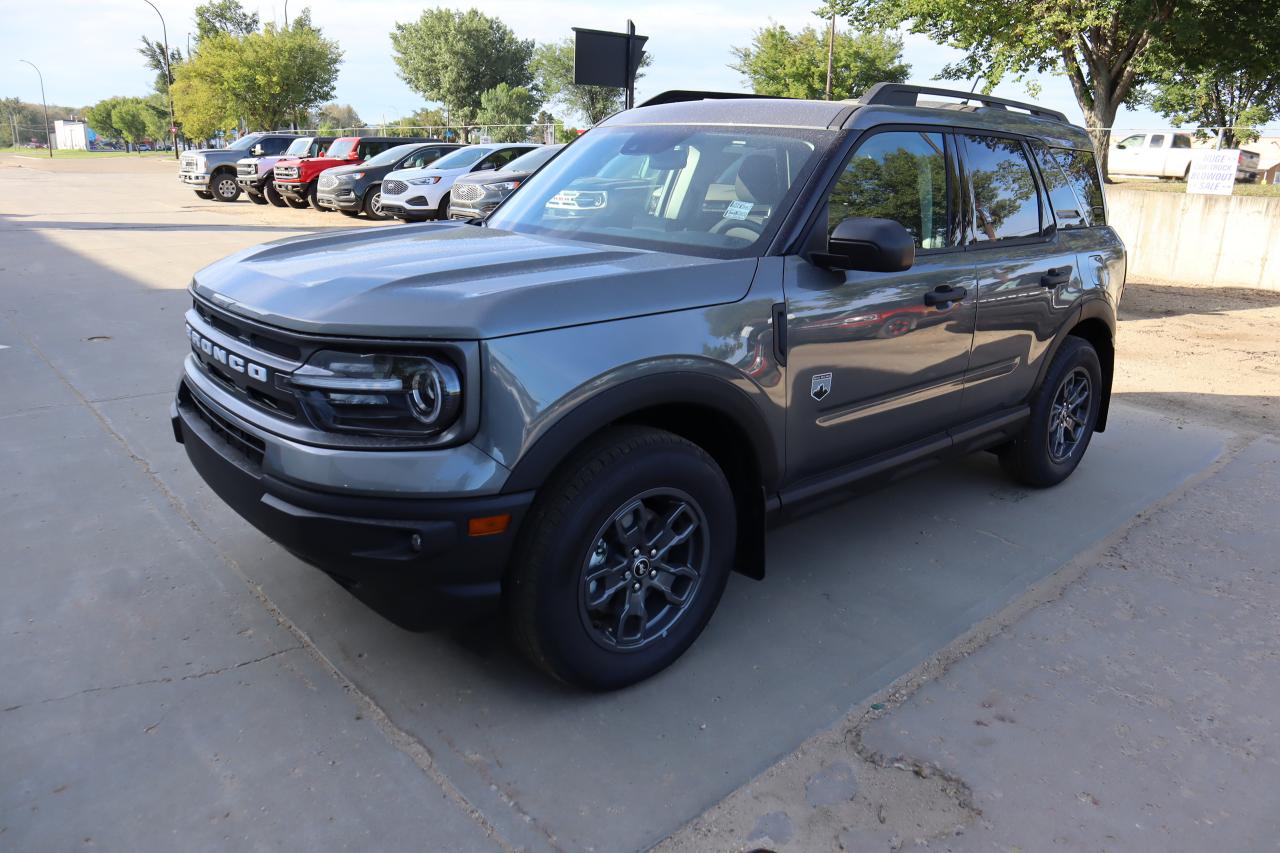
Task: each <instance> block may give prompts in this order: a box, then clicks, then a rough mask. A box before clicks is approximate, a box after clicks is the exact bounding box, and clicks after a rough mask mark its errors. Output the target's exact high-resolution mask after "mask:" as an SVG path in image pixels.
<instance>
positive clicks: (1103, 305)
mask: <svg viewBox="0 0 1280 853" xmlns="http://www.w3.org/2000/svg"><path fill="white" fill-rule="evenodd" d="M1086 320H1100V321H1102V323H1103V324H1104V325H1105V326H1106V327H1107V333H1108V334H1109V335H1110V337H1111V349H1112V352H1113V353H1114V351H1115V340H1116V311H1115V308H1114V306H1112V304H1111V300H1109V299H1107V298H1106V297H1105V296H1103V295H1101V294H1098V295H1095V296H1092V297H1085V298H1084V299H1081V300H1080V302H1079V303H1078V304H1077V305H1076V307H1075V308H1074V309H1072V313H1071V320H1070V321H1069V322H1066V323H1063V324H1062V327H1061V328H1060V329H1059V330H1058V333H1057V335H1056V336H1054V339H1053V343H1052V345H1050V347H1049V351H1048V352H1047V353H1046V355H1045V358H1044V359H1043V360H1042V363H1041V365H1040V372H1039V375H1037V376H1036V384H1035V387H1036V388H1039V387H1040V383H1042V382H1044V377H1045V374H1047V373H1048V372H1049V365H1050V364H1052V363H1053V360H1054V359H1055V358H1057V356H1058V349H1059V348H1060V347H1061V346H1062V344H1063V342H1064V341H1066V339H1067V338H1068V337H1070V336H1071V332H1072V331H1073V330H1074V329H1075V328H1076V327H1077V326H1079V325H1080V324H1081V323H1083V322H1085V321H1086ZM1112 368H1113V369H1112V371H1111V372H1107V371H1106V364H1104V365H1103V369H1104V373H1105V375H1104V376H1103V384H1104V387H1103V389H1102V403H1101V407H1100V409H1099V410H1098V423H1097V427H1096V429H1097V431H1098V432H1103V431H1104V430H1105V429H1106V428H1107V415H1108V413H1109V412H1110V410H1111V385H1112V381H1113V379H1114V365H1112Z"/></svg>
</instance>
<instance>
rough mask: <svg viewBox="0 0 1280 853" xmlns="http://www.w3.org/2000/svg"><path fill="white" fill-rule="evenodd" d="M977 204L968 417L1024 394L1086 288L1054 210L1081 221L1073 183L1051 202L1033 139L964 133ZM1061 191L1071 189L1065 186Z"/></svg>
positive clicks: (967, 172) (1004, 406)
mask: <svg viewBox="0 0 1280 853" xmlns="http://www.w3.org/2000/svg"><path fill="white" fill-rule="evenodd" d="M957 139H958V141H959V148H960V151H961V158H962V163H963V172H964V176H965V184H966V195H967V197H968V201H969V206H970V209H971V211H972V214H971V215H972V223H971V227H970V236H969V243H968V246H967V248H968V255H969V257H970V258H971V259H972V260H973V262H974V274H975V276H976V279H977V327H976V329H975V331H974V336H973V355H972V357H971V359H970V362H969V373H968V376H967V377H966V379H965V387H964V406H963V409H964V420H965V421H976V420H981V419H983V418H986V417H988V416H991V415H995V414H997V413H1001V412H1004V411H1006V410H1009V409H1012V408H1015V407H1017V406H1020V405H1022V404H1024V403H1025V402H1026V401H1027V398H1028V395H1029V394H1030V392H1031V390H1032V388H1033V386H1034V385H1035V382H1036V378H1037V375H1038V371H1039V369H1040V366H1041V364H1042V363H1043V359H1044V358H1045V356H1046V353H1047V352H1048V349H1049V346H1050V344H1051V343H1052V342H1053V339H1054V336H1055V335H1056V334H1057V332H1058V330H1059V329H1060V328H1061V326H1062V324H1063V323H1065V322H1067V320H1068V318H1069V316H1070V314H1071V311H1072V309H1073V308H1074V307H1075V303H1076V300H1077V299H1079V298H1080V295H1081V293H1082V292H1083V291H1082V286H1081V282H1080V276H1079V273H1078V271H1077V267H1076V254H1075V250H1074V248H1073V246H1072V245H1071V244H1070V242H1069V241H1068V240H1066V239H1064V238H1063V236H1062V233H1061V232H1060V229H1059V227H1058V220H1057V218H1056V217H1055V214H1054V207H1055V206H1056V207H1058V208H1060V209H1061V211H1062V218H1063V221H1064V222H1065V221H1074V222H1083V221H1084V217H1083V211H1080V210H1079V207H1080V204H1079V201H1078V200H1077V199H1076V198H1075V195H1074V193H1072V192H1070V187H1068V186H1063V187H1058V183H1059V182H1060V180H1059V179H1060V177H1061V173H1059V175H1058V177H1055V182H1054V187H1055V197H1056V203H1055V202H1054V201H1051V199H1050V195H1049V193H1048V192H1047V191H1046V188H1045V184H1044V183H1043V182H1042V180H1041V177H1040V173H1039V170H1038V169H1037V168H1035V167H1034V166H1033V165H1032V164H1033V160H1034V158H1033V156H1032V150H1031V147H1030V146H1029V145H1028V144H1027V142H1026V141H1024V140H1023V139H1020V138H1018V137H1014V136H998V135H993V134H988V133H979V132H964V133H961V134H959V135H958V137H957ZM1063 189H1065V190H1067V191H1068V192H1065V193H1064V192H1062V190H1063Z"/></svg>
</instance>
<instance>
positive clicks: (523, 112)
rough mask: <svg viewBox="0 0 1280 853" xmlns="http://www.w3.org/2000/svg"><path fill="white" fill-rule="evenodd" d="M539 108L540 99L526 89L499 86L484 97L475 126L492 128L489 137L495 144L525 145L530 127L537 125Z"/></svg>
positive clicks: (505, 85)
mask: <svg viewBox="0 0 1280 853" xmlns="http://www.w3.org/2000/svg"><path fill="white" fill-rule="evenodd" d="M537 109H538V102H537V99H536V98H534V96H533V94H532V93H530V91H529V90H528V89H526V88H525V87H524V86H508V85H507V84H506V83H499V84H498V85H497V86H494V87H493V88H492V89H490V90H488V91H487V92H483V93H482V94H481V95H480V110H479V111H478V112H477V113H476V117H475V123H476V124H479V125H491V127H489V128H488V135H489V136H490V137H491V138H492V139H493V141H494V142H523V141H524V140H525V139H526V138H527V137H528V136H529V125H530V124H532V123H533V114H534V112H535V111H537ZM492 125H499V126H497V127H494V126H492ZM500 125H513V126H509V127H502V126H500Z"/></svg>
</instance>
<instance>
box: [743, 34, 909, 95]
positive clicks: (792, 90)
mask: <svg viewBox="0 0 1280 853" xmlns="http://www.w3.org/2000/svg"><path fill="white" fill-rule="evenodd" d="M733 54H734V56H736V57H737V60H738V61H737V62H736V63H735V64H733V65H731V66H730V67H731V68H733V69H734V70H735V71H739V72H741V73H742V75H743V76H744V77H746V78H747V80H748V81H749V82H750V83H751V87H752V90H753V91H755V92H756V93H757V94H761V95H774V96H776V97H782V98H823V97H825V93H826V85H827V33H825V32H818V31H817V30H815V29H814V28H813V27H805V28H804V29H803V30H800V31H799V32H797V33H792V32H791V31H790V30H788V29H787V28H786V27H784V26H782V25H781V24H770V25H769V26H767V27H765V28H764V29H762V30H757V31H756V33H755V36H754V37H753V38H752V40H751V44H750V45H749V46H747V47H735V48H733ZM910 73H911V66H910V65H907V64H906V63H904V62H903V61H902V39H900V38H898V37H897V36H895V35H892V34H890V33H887V32H881V31H866V32H847V31H846V32H839V31H837V33H836V39H835V56H834V61H833V64H832V75H831V77H832V86H831V90H832V97H833V98H835V99H836V100H840V99H843V98H855V97H857V96H858V95H859V94H861V93H862V92H864V91H865V90H866V89H868V88H869V87H871V86H872V85H874V84H876V83H880V82H883V81H887V82H894V83H900V82H902V81H904V80H906V79H907V75H908V74H910Z"/></svg>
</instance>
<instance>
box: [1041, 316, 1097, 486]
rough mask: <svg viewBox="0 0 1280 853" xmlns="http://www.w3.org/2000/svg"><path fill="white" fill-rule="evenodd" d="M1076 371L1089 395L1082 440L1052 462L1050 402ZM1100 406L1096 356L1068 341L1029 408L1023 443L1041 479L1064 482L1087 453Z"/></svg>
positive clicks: (1080, 343) (1076, 340) (1080, 342)
mask: <svg viewBox="0 0 1280 853" xmlns="http://www.w3.org/2000/svg"><path fill="white" fill-rule="evenodd" d="M1077 367H1083V368H1084V369H1085V372H1086V373H1088V375H1089V382H1090V385H1091V388H1090V394H1089V414H1088V417H1087V419H1086V422H1085V423H1086V428H1085V433H1084V436H1083V437H1082V438H1081V439H1080V443H1079V444H1078V445H1076V448H1075V450H1073V451H1072V452H1071V454H1070V455H1069V456H1068V457H1067V458H1066V459H1064V460H1062V461H1061V462H1057V461H1054V459H1053V457H1052V456H1051V455H1050V454H1049V418H1050V417H1051V415H1052V408H1053V400H1054V397H1055V396H1057V393H1058V388H1059V386H1061V385H1062V381H1063V380H1064V379H1065V378H1066V377H1067V375H1068V374H1070V373H1071V372H1072V371H1074V370H1075V369H1076V368H1077ZM1101 404H1102V365H1101V362H1100V361H1099V360H1098V353H1097V352H1096V351H1095V350H1094V348H1093V347H1092V346H1090V344H1089V343H1088V342H1087V341H1085V340H1083V339H1082V338H1076V337H1070V338H1068V339H1067V341H1066V342H1065V343H1064V344H1063V345H1062V348H1061V349H1060V350H1059V351H1058V355H1057V357H1056V358H1055V359H1054V361H1053V365H1052V366H1051V367H1050V369H1049V373H1048V375H1047V376H1045V380H1044V384H1043V385H1041V387H1040V390H1039V392H1038V393H1037V394H1036V399H1035V403H1034V404H1033V405H1032V408H1031V423H1030V424H1029V427H1030V429H1029V432H1028V433H1027V437H1026V439H1025V440H1026V442H1027V444H1028V448H1027V449H1028V450H1029V451H1030V456H1031V459H1032V460H1033V462H1034V464H1035V466H1036V467H1037V468H1039V469H1040V470H1039V471H1038V472H1037V473H1038V474H1039V475H1040V476H1041V477H1042V478H1043V479H1045V480H1049V481H1052V482H1060V481H1061V480H1064V479H1066V478H1067V477H1068V476H1069V475H1070V474H1071V472H1072V471H1074V470H1075V469H1076V466H1078V465H1079V464H1080V460H1081V459H1082V458H1083V457H1084V454H1085V451H1086V450H1088V449H1089V442H1090V440H1091V439H1092V438H1093V428H1094V426H1095V425H1096V424H1097V423H1098V413H1099V411H1100V409H1101Z"/></svg>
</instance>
